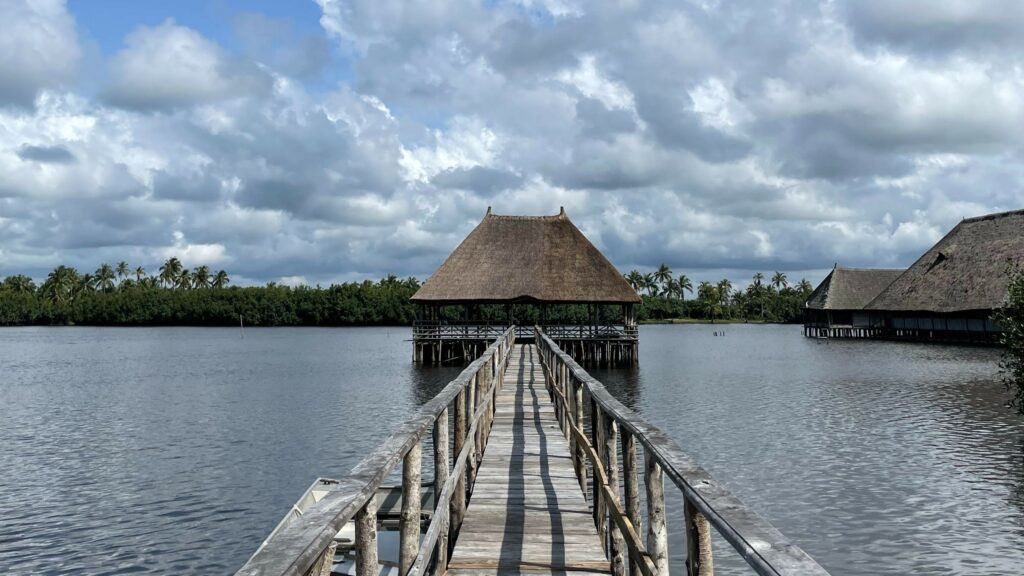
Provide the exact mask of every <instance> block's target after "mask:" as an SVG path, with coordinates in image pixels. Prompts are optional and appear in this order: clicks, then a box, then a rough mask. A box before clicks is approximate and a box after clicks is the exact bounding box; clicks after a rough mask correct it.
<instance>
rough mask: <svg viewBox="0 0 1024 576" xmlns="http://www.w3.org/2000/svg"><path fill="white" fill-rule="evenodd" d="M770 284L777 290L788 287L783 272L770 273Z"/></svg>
mask: <svg viewBox="0 0 1024 576" xmlns="http://www.w3.org/2000/svg"><path fill="white" fill-rule="evenodd" d="M772 286H774V287H775V289H776V290H779V291H781V290H782V289H783V288H786V287H788V286H789V282H788V281H787V280H786V274H785V273H784V272H776V273H775V274H772Z"/></svg>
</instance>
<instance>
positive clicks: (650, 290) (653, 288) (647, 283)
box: [643, 272, 658, 296]
mask: <svg viewBox="0 0 1024 576" xmlns="http://www.w3.org/2000/svg"><path fill="white" fill-rule="evenodd" d="M643 279H644V280H643V286H644V289H645V290H647V295H648V296H654V294H656V293H657V291H658V283H657V282H656V281H655V280H654V274H651V273H650V272H648V273H647V274H644V276H643Z"/></svg>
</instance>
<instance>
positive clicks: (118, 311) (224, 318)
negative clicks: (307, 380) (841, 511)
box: [0, 258, 811, 326]
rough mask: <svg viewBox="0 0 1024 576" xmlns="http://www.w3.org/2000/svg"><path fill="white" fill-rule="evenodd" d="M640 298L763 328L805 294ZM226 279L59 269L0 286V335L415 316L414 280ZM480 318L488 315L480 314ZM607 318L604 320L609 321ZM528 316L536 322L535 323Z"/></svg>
mask: <svg viewBox="0 0 1024 576" xmlns="http://www.w3.org/2000/svg"><path fill="white" fill-rule="evenodd" d="M624 276H625V278H626V281H627V282H629V284H630V285H631V286H632V287H633V288H634V289H635V290H636V291H637V293H638V294H640V295H641V297H642V299H643V304H642V305H641V306H640V307H639V310H638V311H637V318H638V319H639V320H641V321H643V320H662V319H669V318H695V319H705V320H712V321H716V320H723V319H727V320H738V319H746V320H763V321H766V322H793V321H797V320H799V318H800V308H801V306H802V305H803V303H804V302H805V301H806V300H807V297H808V296H809V295H810V292H811V286H810V284H809V283H808V282H807V281H806V280H801V281H800V282H799V283H798V284H797V285H796V286H790V285H789V283H788V280H787V278H786V275H785V274H783V273H781V272H776V273H775V274H774V275H772V277H771V279H770V280H767V281H766V278H765V276H764V275H763V274H761V273H758V274H756V275H755V276H754V278H753V281H752V282H751V284H750V285H749V286H748V287H747V288H746V289H745V290H734V289H733V287H732V283H731V282H730V281H729V280H722V281H720V282H717V283H709V282H700V283H699V284H697V286H696V295H695V296H696V297H695V298H691V299H687V294H690V295H694V286H693V283H692V282H691V281H690V279H689V278H687V276H686V275H684V274H680V275H678V276H676V275H674V274H673V272H672V270H671V269H669V267H668V266H666V265H664V264H662V265H661V266H660V267H659V268H658V269H657V270H656V271H654V272H651V273H647V274H642V273H640V272H639V271H636V270H633V271H631V272H629V273H628V274H625V275H624ZM230 282H231V278H230V277H229V275H228V273H227V272H226V271H224V270H217V271H213V270H211V269H210V268H209V267H208V266H197V267H195V268H191V269H189V268H186V267H185V266H183V265H182V263H181V261H180V260H179V259H178V258H169V259H167V261H166V262H164V263H163V265H161V266H160V267H159V269H158V270H156V271H155V273H153V274H150V273H148V272H147V270H146V269H145V268H144V267H142V266H137V267H133V266H130V265H129V264H128V263H127V262H123V261H122V262H119V263H117V264H116V265H110V264H101V265H100V266H99V268H97V269H96V270H95V271H94V272H92V273H81V272H79V271H78V270H76V269H75V268H73V267H70V266H64V265H61V266H57V267H56V268H54V270H53V271H52V272H50V273H49V274H48V275H47V276H46V279H45V280H43V281H42V283H41V284H40V285H38V286H37V285H36V283H35V282H34V281H33V279H32V278H30V277H28V276H25V275H21V274H19V275H12V276H8V277H7V278H4V279H3V281H2V282H0V325H7V326H10V325H62V324H82V325H110V326H118V325H125V326H161V325H212V326H218V325H221V326H228V325H237V324H238V322H239V317H241V318H242V319H243V321H244V322H245V324H247V325H253V326H299V325H306V326H349V325H409V324H411V323H412V322H413V320H414V319H415V317H416V307H415V305H413V304H412V303H411V302H410V301H409V298H410V297H411V296H412V295H413V294H414V293H415V292H416V290H418V289H419V287H420V282H419V280H417V279H416V278H412V277H409V278H405V279H400V278H398V277H397V276H394V275H389V276H387V277H385V278H383V279H381V280H378V281H370V280H367V281H363V282H346V283H342V284H332V285H331V286H328V287H320V286H315V287H311V286H298V287H289V286H279V285H276V284H274V283H270V284H267V285H266V286H253V287H237V286H230ZM484 312H486V314H484ZM476 313H477V314H480V315H481V316H487V317H491V316H494V317H495V318H500V317H503V315H504V311H503V309H501V307H496V308H495V309H494V310H490V309H489V308H487V307H486V306H483V307H480V308H479V309H478V310H477V311H476ZM548 313H549V317H548V320H549V321H554V322H567V323H573V322H585V321H586V318H587V308H586V306H563V307H550V309H549V311H548ZM616 313H617V312H616V311H615V310H611V309H609V310H606V311H602V315H604V314H616ZM460 314H462V312H461V311H459V310H454V309H452V310H448V311H446V313H445V315H444V317H445V318H446V319H448V320H451V321H456V320H458V318H459V317H460ZM539 314H540V313H539V310H533V309H532V308H531V307H529V306H517V316H516V318H517V320H520V321H536V320H539ZM535 316H536V318H534V317H535Z"/></svg>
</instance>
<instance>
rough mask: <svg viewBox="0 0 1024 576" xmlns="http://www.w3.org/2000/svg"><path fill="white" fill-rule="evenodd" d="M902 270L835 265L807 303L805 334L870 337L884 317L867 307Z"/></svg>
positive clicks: (805, 308) (874, 333) (878, 328)
mask: <svg viewBox="0 0 1024 576" xmlns="http://www.w3.org/2000/svg"><path fill="white" fill-rule="evenodd" d="M902 273H903V270H890V269H885V268H843V267H840V266H838V265H837V266H836V267H834V268H833V269H832V272H830V273H829V275H828V276H826V277H825V279H824V280H822V282H821V284H819V285H818V287H817V288H815V289H814V292H811V296H810V297H809V298H808V299H807V303H806V304H805V305H804V310H803V313H804V334H805V335H807V336H825V337H852V336H858V337H871V336H874V335H876V333H877V332H878V330H880V328H881V320H880V319H879V318H877V317H872V316H871V315H870V314H869V313H868V312H866V311H865V310H864V306H866V305H867V304H868V303H869V302H871V301H872V300H874V299H875V298H876V297H877V296H878V295H879V294H881V293H882V291H883V290H885V289H886V288H887V287H888V286H889V284H892V282H893V280H895V279H896V278H897V277H899V275H900V274H902Z"/></svg>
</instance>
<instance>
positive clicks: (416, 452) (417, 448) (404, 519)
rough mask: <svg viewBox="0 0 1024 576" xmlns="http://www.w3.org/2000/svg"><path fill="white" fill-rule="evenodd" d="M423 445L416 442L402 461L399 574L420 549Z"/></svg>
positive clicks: (410, 564) (405, 571) (406, 568)
mask: <svg viewBox="0 0 1024 576" xmlns="http://www.w3.org/2000/svg"><path fill="white" fill-rule="evenodd" d="M422 457H423V443H422V442H420V441H417V442H416V444H415V445H414V446H413V447H412V448H410V449H409V452H408V453H406V455H405V458H404V459H403V460H402V516H401V520H399V550H398V570H399V574H406V573H408V572H409V569H410V568H412V565H413V563H414V562H415V561H416V554H417V553H419V547H420V468H421V459H422Z"/></svg>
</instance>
